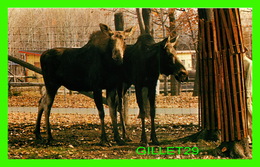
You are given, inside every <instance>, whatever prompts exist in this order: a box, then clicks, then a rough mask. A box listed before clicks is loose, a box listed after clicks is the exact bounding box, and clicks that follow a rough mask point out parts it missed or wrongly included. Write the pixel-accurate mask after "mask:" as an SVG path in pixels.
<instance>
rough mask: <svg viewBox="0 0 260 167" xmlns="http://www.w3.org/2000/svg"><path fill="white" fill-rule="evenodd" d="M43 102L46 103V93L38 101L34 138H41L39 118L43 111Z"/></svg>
mask: <svg viewBox="0 0 260 167" xmlns="http://www.w3.org/2000/svg"><path fill="white" fill-rule="evenodd" d="M45 103H46V93H45V94H44V95H43V96H42V98H41V99H40V101H39V106H38V115H37V120H36V127H35V130H34V134H35V137H36V140H42V137H41V132H40V128H41V118H42V113H43V110H44V104H45Z"/></svg>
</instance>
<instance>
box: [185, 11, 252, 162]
mask: <svg viewBox="0 0 260 167" xmlns="http://www.w3.org/2000/svg"><path fill="white" fill-rule="evenodd" d="M198 48H199V49H198V51H199V54H198V59H197V60H198V62H197V63H198V64H197V66H198V67H199V70H198V71H197V72H198V73H199V76H200V82H199V83H200V87H199V88H200V96H199V111H200V115H199V119H200V121H199V122H201V127H202V129H203V130H202V131H201V132H198V133H197V134H194V135H192V136H189V137H187V138H186V139H188V140H189V139H190V140H198V139H200V138H203V139H204V140H208V139H210V140H213V141H216V140H219V136H221V138H220V139H221V142H222V143H221V144H220V146H219V147H218V148H216V149H215V150H213V152H212V154H214V155H218V156H228V157H231V158H246V157H249V158H251V153H250V149H249V144H248V139H247V136H248V128H247V115H246V98H245V86H244V74H243V61H242V60H243V52H244V45H243V38H242V32H241V24H240V17H239V11H238V9H214V10H213V9H199V45H198ZM218 131H221V135H214V132H218ZM212 132H213V134H212ZM208 134H210V135H208ZM209 136H210V137H211V138H208V137H209Z"/></svg>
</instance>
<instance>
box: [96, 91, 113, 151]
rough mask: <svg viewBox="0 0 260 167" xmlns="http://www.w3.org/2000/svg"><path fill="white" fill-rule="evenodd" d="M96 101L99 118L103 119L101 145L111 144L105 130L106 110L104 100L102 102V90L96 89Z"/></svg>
mask: <svg viewBox="0 0 260 167" xmlns="http://www.w3.org/2000/svg"><path fill="white" fill-rule="evenodd" d="M93 94H94V101H95V104H96V106H97V109H98V114H99V118H100V121H101V142H100V144H101V145H104V146H105V145H108V146H110V145H111V144H110V143H109V142H108V140H107V135H106V131H105V112H104V107H103V102H102V90H99V91H94V92H93Z"/></svg>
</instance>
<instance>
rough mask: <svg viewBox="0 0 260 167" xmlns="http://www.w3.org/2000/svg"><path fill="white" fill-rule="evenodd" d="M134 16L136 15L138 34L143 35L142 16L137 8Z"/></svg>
mask: <svg viewBox="0 0 260 167" xmlns="http://www.w3.org/2000/svg"><path fill="white" fill-rule="evenodd" d="M136 15H137V20H138V24H139V28H140V32H141V34H144V33H145V29H144V23H143V19H142V15H141V13H140V9H139V8H136Z"/></svg>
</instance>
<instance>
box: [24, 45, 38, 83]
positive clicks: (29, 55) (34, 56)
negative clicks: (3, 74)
mask: <svg viewBox="0 0 260 167" xmlns="http://www.w3.org/2000/svg"><path fill="white" fill-rule="evenodd" d="M42 52H43V51H37V50H20V51H19V53H22V54H24V56H25V61H26V62H27V63H30V64H32V65H34V66H36V67H39V68H41V65H40V57H41V54H42ZM25 76H26V82H38V83H43V77H42V75H40V74H38V73H36V72H34V71H31V70H29V69H25Z"/></svg>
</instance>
